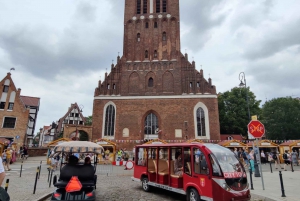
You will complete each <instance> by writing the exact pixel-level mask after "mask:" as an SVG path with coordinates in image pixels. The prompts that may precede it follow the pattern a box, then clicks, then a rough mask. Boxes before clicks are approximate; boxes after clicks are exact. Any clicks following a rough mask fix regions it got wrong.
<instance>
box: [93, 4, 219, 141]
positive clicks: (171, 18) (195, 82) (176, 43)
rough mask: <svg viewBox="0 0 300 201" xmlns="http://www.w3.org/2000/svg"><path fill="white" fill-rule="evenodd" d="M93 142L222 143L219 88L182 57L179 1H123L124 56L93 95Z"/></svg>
mask: <svg viewBox="0 0 300 201" xmlns="http://www.w3.org/2000/svg"><path fill="white" fill-rule="evenodd" d="M191 40H192V39H191ZM93 138H94V139H98V138H106V139H111V140H121V141H123V140H125V141H126V140H131V141H135V140H138V141H140V140H150V139H155V138H159V139H162V140H188V139H212V140H219V139H220V125H219V112H218V100H217V93H216V87H215V86H214V85H213V84H212V79H211V78H208V79H207V78H205V77H204V73H203V70H202V69H201V70H199V71H198V70H197V69H196V63H195V61H192V62H190V61H189V59H188V54H187V53H185V54H182V53H181V49H180V15H179V0H156V1H154V0H149V1H141V0H137V1H133V0H125V15H124V41H123V56H122V57H119V56H118V57H117V63H116V64H112V65H111V69H110V72H109V73H105V78H104V80H103V81H101V80H100V81H99V82H98V86H97V87H96V89H95V93H94V105H93Z"/></svg>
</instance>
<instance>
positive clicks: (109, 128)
mask: <svg viewBox="0 0 300 201" xmlns="http://www.w3.org/2000/svg"><path fill="white" fill-rule="evenodd" d="M115 111H116V110H115V107H114V106H113V105H109V106H108V107H107V108H106V111H105V128H104V136H114V133H115V115H116V114H115V113H116V112H115Z"/></svg>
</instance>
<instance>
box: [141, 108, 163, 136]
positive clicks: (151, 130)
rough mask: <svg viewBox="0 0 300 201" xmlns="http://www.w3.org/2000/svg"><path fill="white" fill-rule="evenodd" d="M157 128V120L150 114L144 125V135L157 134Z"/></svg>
mask: <svg viewBox="0 0 300 201" xmlns="http://www.w3.org/2000/svg"><path fill="white" fill-rule="evenodd" d="M157 129H159V127H158V119H157V117H156V115H155V114H153V113H150V114H148V115H147V117H146V119H145V124H144V133H145V134H146V135H155V134H157V132H156V130H157Z"/></svg>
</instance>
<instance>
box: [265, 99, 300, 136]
mask: <svg viewBox="0 0 300 201" xmlns="http://www.w3.org/2000/svg"><path fill="white" fill-rule="evenodd" d="M262 116H263V121H262V123H264V125H265V129H266V137H267V138H268V139H272V140H294V139H299V138H300V101H299V100H298V99H294V98H292V97H286V98H283V97H282V98H275V99H272V100H270V101H267V102H266V103H265V104H264V105H263V107H262Z"/></svg>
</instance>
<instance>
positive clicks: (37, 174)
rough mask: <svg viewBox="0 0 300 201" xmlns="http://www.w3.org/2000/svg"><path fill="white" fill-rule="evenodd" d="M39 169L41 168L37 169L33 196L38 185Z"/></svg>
mask: <svg viewBox="0 0 300 201" xmlns="http://www.w3.org/2000/svg"><path fill="white" fill-rule="evenodd" d="M39 169H40V168H39V167H37V169H36V175H35V182H34V188H33V194H35V189H36V183H37V180H38V176H39Z"/></svg>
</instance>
